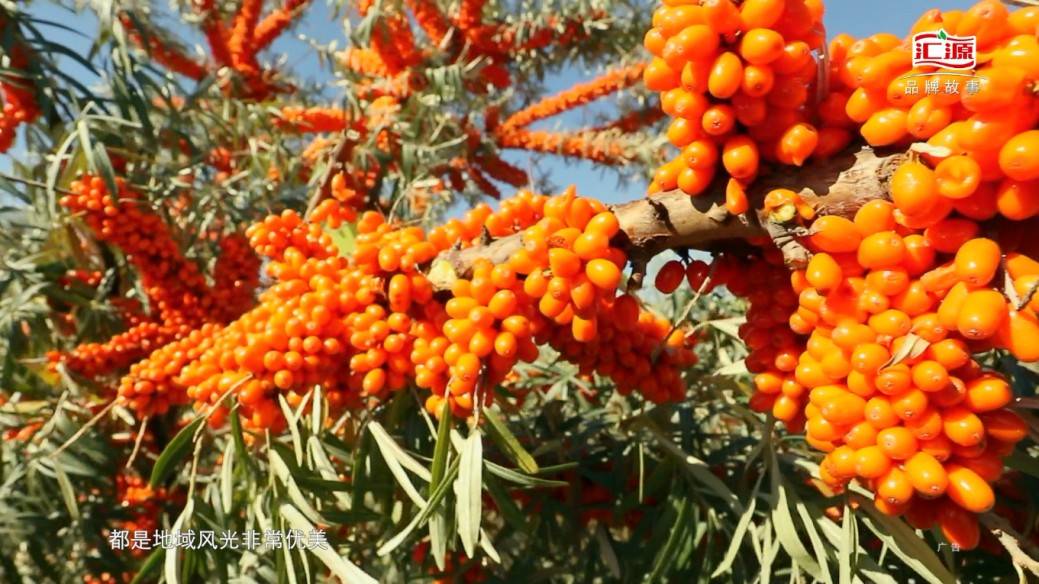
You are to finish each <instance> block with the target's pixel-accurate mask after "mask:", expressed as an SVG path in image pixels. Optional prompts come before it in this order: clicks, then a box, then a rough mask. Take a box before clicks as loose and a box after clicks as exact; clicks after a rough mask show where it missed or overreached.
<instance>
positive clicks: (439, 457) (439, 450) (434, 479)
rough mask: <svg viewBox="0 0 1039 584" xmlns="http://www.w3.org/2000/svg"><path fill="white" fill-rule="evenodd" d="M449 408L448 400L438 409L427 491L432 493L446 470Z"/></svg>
mask: <svg viewBox="0 0 1039 584" xmlns="http://www.w3.org/2000/svg"><path fill="white" fill-rule="evenodd" d="M452 421H453V418H452V416H451V408H450V404H449V403H448V400H444V405H443V406H442V407H441V408H440V421H439V422H438V423H437V442H436V444H435V445H434V447H433V463H432V466H431V467H430V469H431V470H430V478H429V490H428V491H427V493H428V492H432V491H433V490H434V489H436V488H437V486H439V485H440V481H441V480H442V479H443V478H444V471H445V469H447V455H448V453H450V452H451V423H452Z"/></svg>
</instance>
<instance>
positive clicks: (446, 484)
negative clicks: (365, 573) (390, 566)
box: [376, 458, 459, 556]
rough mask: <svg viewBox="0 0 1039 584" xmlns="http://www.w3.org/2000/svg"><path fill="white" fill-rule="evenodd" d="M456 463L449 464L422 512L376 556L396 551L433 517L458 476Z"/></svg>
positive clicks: (380, 547) (380, 548)
mask: <svg viewBox="0 0 1039 584" xmlns="http://www.w3.org/2000/svg"><path fill="white" fill-rule="evenodd" d="M458 461H459V459H457V458H456V459H455V460H454V462H452V463H451V467H450V468H448V470H447V474H446V475H445V476H444V481H443V482H442V483H440V485H439V486H438V487H437V489H436V490H435V491H433V494H431V495H430V496H429V501H428V502H427V503H426V505H425V506H424V507H423V508H422V511H421V512H420V513H418V514H417V515H415V517H414V518H412V520H411V521H410V522H408V524H407V525H406V526H404V529H402V530H400V531H399V532H397V534H396V535H394V536H393V537H392V538H390V539H389V540H388V541H387V542H386V543H384V544H382V545H381V546H379V550H378V551H377V552H376V554H377V555H379V556H385V555H386V554H388V553H390V552H392V551H393V550H395V549H397V547H399V546H400V544H402V543H404V541H405V540H406V539H407V538H408V536H409V535H411V532H412V531H414V530H415V529H416V528H418V527H421V526H422V525H424V524H425V522H426V521H427V520H429V518H430V517H431V516H432V515H433V512H434V511H435V510H436V508H437V507H438V506H439V505H440V502H441V501H443V500H444V497H445V496H446V495H447V492H448V490H449V489H450V487H451V482H452V481H453V480H454V479H455V477H457V476H458Z"/></svg>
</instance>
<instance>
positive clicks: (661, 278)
mask: <svg viewBox="0 0 1039 584" xmlns="http://www.w3.org/2000/svg"><path fill="white" fill-rule="evenodd" d="M684 278H685V267H683V266H682V262H680V261H678V260H671V261H669V262H667V263H666V264H664V266H663V267H661V268H660V271H659V272H657V277H656V279H655V280H654V285H655V286H656V288H657V290H659V291H660V292H662V293H664V294H670V293H672V292H674V291H675V290H677V289H678V286H679V285H681V283H682V280H683V279H684Z"/></svg>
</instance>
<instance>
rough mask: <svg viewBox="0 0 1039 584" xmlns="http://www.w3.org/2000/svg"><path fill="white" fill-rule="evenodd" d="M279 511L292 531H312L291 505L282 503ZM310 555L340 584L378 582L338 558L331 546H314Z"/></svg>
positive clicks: (341, 558)
mask: <svg viewBox="0 0 1039 584" xmlns="http://www.w3.org/2000/svg"><path fill="white" fill-rule="evenodd" d="M280 511H281V516H282V517H284V518H285V521H287V522H288V523H289V525H291V526H292V527H293V529H298V530H300V531H302V532H304V533H310V532H311V531H312V530H313V529H314V525H313V524H312V523H310V522H309V521H307V518H306V517H304V516H303V514H302V513H300V512H299V510H298V509H296V508H295V507H293V506H292V505H289V504H288V503H283V504H282V505H281V508H280ZM311 553H313V554H314V555H315V556H317V559H319V560H321V563H323V564H325V567H327V568H328V569H329V570H330V571H331V572H332V574H334V575H335V577H336V578H339V580H340V581H341V582H350V583H354V582H359V583H364V584H378V580H376V579H375V578H372V577H371V576H369V575H368V574H367V573H365V572H364V570H361V569H360V568H358V567H357V566H355V565H354V564H353V563H351V562H350V560H348V559H346V558H344V557H342V556H340V555H339V554H338V553H337V552H336V550H335V549H333V548H332V547H331V546H327V545H326V546H314V548H313V549H312V550H311Z"/></svg>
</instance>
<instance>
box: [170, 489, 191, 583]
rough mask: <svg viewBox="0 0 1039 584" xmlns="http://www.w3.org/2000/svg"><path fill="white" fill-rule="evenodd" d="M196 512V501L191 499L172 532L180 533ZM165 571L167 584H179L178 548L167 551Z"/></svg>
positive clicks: (174, 524)
mask: <svg viewBox="0 0 1039 584" xmlns="http://www.w3.org/2000/svg"><path fill="white" fill-rule="evenodd" d="M194 510H195V500H194V499H189V500H188V503H187V505H184V510H183V511H181V512H180V515H179V516H177V520H176V521H174V522H173V527H171V528H170V531H171V532H173V533H177V532H178V531H180V529H181V528H182V527H184V524H185V523H187V522H188V521H190V520H191V513H192V511H194ZM163 566H164V568H163V571H164V573H165V575H166V582H167V584H177V582H178V581H179V579H178V572H177V548H175V547H174V548H173V549H170V550H167V553H166V558H165V560H164V561H163Z"/></svg>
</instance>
